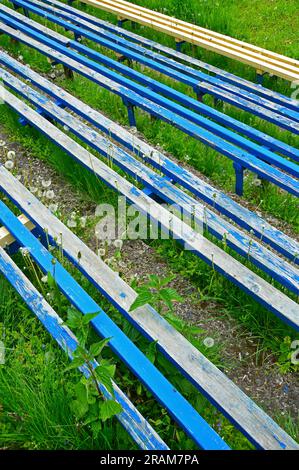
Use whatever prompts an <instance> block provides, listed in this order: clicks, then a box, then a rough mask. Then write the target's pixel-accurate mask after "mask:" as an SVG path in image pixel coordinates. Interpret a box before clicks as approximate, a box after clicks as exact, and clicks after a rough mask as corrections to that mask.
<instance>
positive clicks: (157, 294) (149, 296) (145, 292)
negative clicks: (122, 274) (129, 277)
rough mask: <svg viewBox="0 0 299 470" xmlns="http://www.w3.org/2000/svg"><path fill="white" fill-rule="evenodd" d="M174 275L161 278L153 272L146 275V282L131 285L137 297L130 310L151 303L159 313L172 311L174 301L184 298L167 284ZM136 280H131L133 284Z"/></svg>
mask: <svg viewBox="0 0 299 470" xmlns="http://www.w3.org/2000/svg"><path fill="white" fill-rule="evenodd" d="M174 279H175V276H168V277H165V278H161V277H159V276H157V275H155V274H150V275H149V276H148V282H147V283H146V284H143V285H142V286H136V285H132V287H133V288H134V289H135V290H136V292H137V293H138V297H137V298H136V300H135V301H134V302H133V304H132V306H131V309H130V310H131V311H132V310H135V309H136V308H138V307H142V306H143V305H145V304H151V305H152V306H153V307H155V308H156V310H157V311H158V312H159V313H160V314H165V313H168V312H170V313H173V307H174V302H182V301H183V300H184V299H183V298H182V297H181V296H180V295H179V294H178V293H177V291H176V290H175V289H173V288H171V287H168V285H169V284H170V283H171V282H172V281H173V280H174ZM134 283H136V281H133V284H134Z"/></svg>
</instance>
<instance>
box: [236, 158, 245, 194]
mask: <svg viewBox="0 0 299 470" xmlns="http://www.w3.org/2000/svg"><path fill="white" fill-rule="evenodd" d="M234 169H235V174H236V194H238V196H243V189H244V167H243V166H242V165H240V163H237V162H234Z"/></svg>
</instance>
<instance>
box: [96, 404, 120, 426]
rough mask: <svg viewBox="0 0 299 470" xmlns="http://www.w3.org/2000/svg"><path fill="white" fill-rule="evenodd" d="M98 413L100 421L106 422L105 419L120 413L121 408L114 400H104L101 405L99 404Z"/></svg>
mask: <svg viewBox="0 0 299 470" xmlns="http://www.w3.org/2000/svg"><path fill="white" fill-rule="evenodd" d="M99 412H100V418H101V420H102V421H106V420H107V419H109V418H112V417H113V416H115V415H117V414H119V413H121V412H122V407H121V405H120V404H119V403H117V402H116V401H114V400H106V401H104V402H103V403H100V406H99Z"/></svg>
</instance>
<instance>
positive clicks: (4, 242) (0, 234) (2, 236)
mask: <svg viewBox="0 0 299 470" xmlns="http://www.w3.org/2000/svg"><path fill="white" fill-rule="evenodd" d="M18 219H19V221H20V222H22V224H23V225H24V226H25V227H27V228H28V229H29V230H33V229H34V225H33V223H32V222H30V220H29V219H27V217H26V216H25V215H20V216H19V217H18ZM14 241H15V239H14V237H13V236H12V235H11V234H10V232H9V231H8V230H6V228H5V227H0V247H1V248H5V247H6V246H9V245H11V244H12V243H13V242H14Z"/></svg>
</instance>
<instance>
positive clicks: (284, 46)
mask: <svg viewBox="0 0 299 470" xmlns="http://www.w3.org/2000/svg"><path fill="white" fill-rule="evenodd" d="M136 3H137V2H136ZM139 3H140V4H142V5H145V6H148V7H151V8H155V7H160V5H161V2H158V1H157V0H142V1H140V2H139ZM273 3H275V7H274V8H276V7H277V9H273ZM163 8H166V9H167V11H166V12H167V13H169V14H174V15H176V16H179V17H181V18H183V19H187V20H190V21H193V20H194V19H195V18H196V17H197V20H196V21H197V22H198V24H201V25H203V26H206V27H209V28H211V29H215V30H217V31H220V32H222V33H225V34H230V35H232V36H235V37H238V38H240V39H243V40H247V41H249V42H253V43H255V44H258V45H261V46H263V47H267V48H269V49H273V50H277V51H278V52H282V53H288V55H291V56H294V57H296V56H298V49H297V50H296V48H298V46H297V45H296V43H295V34H296V31H297V30H298V15H297V16H296V15H295V9H296V2H295V1H291V0H289V1H280V2H270V1H264V2H257V1H253V2H248V1H244V0H243V1H226V0H223V1H222V2H217V3H215V2H214V1H193V0H189V1H188V2H187V1H184V2H182V1H179V0H176V1H175V0H168V1H166V0H165V1H164V3H163ZM87 10H88V11H92V12H93V13H96V14H97V15H99V16H103V17H107V18H109V19H111V18H112V17H111V16H110V15H106V14H102V13H101V12H99V11H98V10H97V11H96V10H91V9H89V8H88V9H87ZM245 12H246V14H245ZM290 12H291V14H290ZM290 17H292V27H291V31H290V21H289V18H290ZM277 24H279V30H278V31H277ZM296 25H297V28H296ZM137 30H138V31H140V32H141V33H142V34H146V35H148V36H149V37H153V38H155V39H159V40H160V41H161V42H165V43H166V44H169V45H173V40H172V39H170V38H166V37H164V36H162V35H160V34H157V33H155V32H151V31H149V30H147V29H143V28H137ZM1 44H2V45H4V46H5V47H7V48H8V49H9V50H11V51H12V52H14V53H15V54H16V55H18V54H22V55H23V57H24V61H25V62H26V63H27V62H28V63H30V64H31V65H32V66H33V67H34V68H35V69H37V70H40V71H47V70H49V64H48V63H47V62H46V60H45V59H44V58H42V57H41V56H40V55H39V54H37V53H32V50H29V49H27V48H24V47H22V46H20V45H12V44H11V43H9V41H7V40H6V38H4V37H3V38H1ZM92 47H94V46H93V45H92ZM186 47H188V46H186ZM197 54H198V55H199V56H202V57H203V58H205V59H207V60H209V61H210V62H213V63H215V64H216V65H218V66H221V67H223V68H227V69H229V70H232V71H234V72H235V73H240V74H242V75H243V76H247V77H249V78H253V71H252V70H251V69H249V68H247V67H246V68H245V67H243V66H241V65H238V64H237V63H236V62H233V61H230V60H228V59H225V58H221V57H220V56H216V55H214V54H210V53H206V52H201V51H198V52H197ZM149 74H150V75H151V76H154V77H155V76H156V75H155V74H154V73H152V72H151V73H149ZM159 79H161V77H159ZM163 80H164V82H165V83H169V84H171V85H172V86H176V87H177V88H178V89H182V90H184V91H186V90H185V88H184V87H182V86H181V85H177V84H174V83H173V82H171V81H170V80H168V79H163ZM267 82H269V83H270V80H267ZM61 85H62V86H64V87H66V88H68V89H69V90H71V92H72V93H74V94H76V95H78V96H80V97H81V99H82V100H83V101H86V102H89V103H90V104H91V105H92V106H93V107H95V108H99V109H102V110H103V111H105V112H106V113H107V114H108V115H109V116H111V117H112V118H113V119H115V120H117V121H119V122H121V123H123V124H125V123H126V113H125V110H124V108H123V107H122V105H121V103H120V100H119V99H117V98H115V97H113V96H112V95H110V94H109V93H108V92H105V91H102V90H99V88H98V87H96V86H95V85H92V84H91V83H90V82H88V81H87V80H84V79H82V78H81V77H75V80H74V81H73V82H67V81H66V80H64V79H62V80H61ZM271 86H273V87H276V88H277V89H279V90H280V91H284V92H285V93H289V92H290V91H291V90H290V88H289V87H287V86H286V84H285V83H284V82H283V81H280V80H279V81H278V83H273V82H271ZM226 112H228V113H230V114H231V115H233V116H237V117H238V118H239V119H242V120H244V121H245V122H249V123H250V124H251V125H255V126H257V127H259V128H261V129H263V130H265V131H267V132H269V133H272V135H275V136H278V137H279V138H282V139H285V140H286V141H288V142H290V143H293V144H294V143H296V142H298V141H295V140H294V139H293V137H292V136H290V135H289V134H288V133H286V132H280V131H279V130H277V129H276V128H275V127H274V126H270V125H268V124H265V123H263V122H261V121H260V120H259V119H257V118H252V117H251V116H248V115H247V114H246V113H241V112H239V111H236V110H234V109H230V108H228V109H226ZM0 122H1V123H2V124H3V125H5V126H6V128H7V129H8V130H9V131H10V132H11V134H12V136H13V137H14V138H15V139H16V140H18V141H21V142H22V143H23V144H24V145H25V146H27V148H28V149H30V150H31V151H32V152H33V153H34V154H36V155H40V156H41V157H42V158H46V159H50V160H51V163H52V164H53V165H54V166H56V167H57V169H58V170H59V171H63V172H64V173H65V174H68V176H69V178H70V180H71V181H73V183H74V184H76V185H78V186H79V187H80V188H81V189H83V190H85V191H87V192H88V194H89V196H90V197H91V198H92V199H94V200H97V201H98V200H100V197H101V191H94V187H95V185H93V184H90V182H89V181H88V177H85V176H84V177H81V178H79V176H80V175H82V174H83V173H81V172H80V171H79V170H78V171H76V172H74V171H73V168H74V167H73V165H72V164H71V163H70V161H69V160H68V159H65V157H64V161H65V163H64V166H63V168H61V157H62V154H61V152H55V150H54V146H52V145H49V144H46V140H45V139H44V138H41V137H39V136H38V135H37V133H35V132H34V131H32V130H31V129H28V128H26V129H25V128H20V127H19V126H18V124H17V122H16V119H15V118H14V116H13V115H12V114H11V113H10V112H8V111H7V110H6V109H5V110H4V112H3V113H2V114H1V116H0ZM149 123H150V120H149V118H148V117H147V116H145V115H144V114H142V113H138V126H139V128H140V129H141V131H142V132H143V133H144V134H145V135H146V136H147V138H148V139H149V140H151V141H152V142H153V143H155V144H157V143H160V144H163V146H164V148H165V149H166V150H168V151H170V152H172V153H173V154H174V155H175V156H176V157H178V158H180V159H184V158H186V156H187V155H188V158H190V163H191V164H192V165H194V167H196V168H198V169H199V170H201V171H202V172H203V173H205V174H206V175H207V176H209V177H210V178H211V180H213V181H214V182H215V183H217V184H218V185H219V186H220V187H222V188H223V189H224V190H231V189H232V188H233V182H234V175H233V171H232V167H231V163H230V162H229V161H228V159H226V158H224V157H221V156H219V155H217V154H215V152H213V151H211V150H209V149H207V148H206V147H205V146H203V145H201V144H199V143H198V142H195V141H193V140H192V139H190V138H187V137H186V136H184V135H183V134H182V133H181V132H179V131H177V130H175V129H173V128H171V127H169V126H167V125H165V124H161V123H160V122H156V123H151V125H149ZM250 183H251V178H250V177H249V178H248V179H247V182H246V192H245V197H246V198H247V199H249V200H250V201H251V202H252V203H253V204H255V205H256V206H260V207H261V208H263V209H265V210H267V211H268V212H269V213H271V214H274V215H276V216H278V217H280V218H281V219H284V220H286V221H287V222H288V223H290V224H291V225H293V228H294V229H296V228H298V210H297V202H296V201H295V200H294V198H291V197H289V196H286V195H285V194H282V193H280V192H279V191H277V189H276V188H274V187H272V186H270V187H267V188H266V190H263V189H258V190H257V189H256V188H253V187H252V186H251V184H250ZM102 189H103V188H101V190H102ZM108 194H109V193H107V195H108ZM106 197H107V196H106ZM108 197H109V195H108ZM157 249H158V250H159V251H160V252H161V253H162V254H164V255H165V256H168V257H169V258H170V261H171V264H173V266H174V267H175V268H176V269H179V270H180V272H181V273H183V274H184V275H186V276H189V277H192V279H193V280H194V282H195V283H196V285H197V286H198V288H199V289H200V290H201V291H204V292H207V293H208V295H209V296H210V297H211V298H213V297H214V298H216V297H217V298H221V299H222V300H223V308H224V310H225V311H226V312H228V313H229V314H230V315H234V316H236V317H238V318H239V320H240V322H242V323H243V324H244V325H245V326H246V327H248V328H249V329H251V330H252V331H254V332H255V333H256V334H257V333H258V332H259V331H260V332H261V336H262V338H263V339H264V340H265V345H266V347H270V348H272V349H274V350H276V349H278V348H279V344H280V342H281V341H282V339H283V337H284V336H285V335H286V334H287V333H288V330H286V329H285V328H284V326H283V325H282V324H281V323H280V322H278V321H276V319H274V318H273V317H272V316H271V315H268V314H267V313H266V312H265V311H264V310H263V309H261V308H260V307H259V306H258V305H257V304H256V303H255V302H253V301H252V300H251V299H249V298H248V297H247V296H245V295H244V294H240V291H238V290H237V289H234V288H229V287H228V286H229V284H228V283H227V282H226V281H223V279H222V278H220V276H213V275H212V274H213V273H212V271H211V270H210V269H208V268H206V266H205V265H204V263H201V262H200V261H199V260H197V259H195V258H194V257H193V256H192V255H190V254H188V256H187V257H186V258H185V257H184V258H182V257H181V256H180V252H179V251H178V249H177V248H176V247H175V246H172V245H171V244H166V243H165V244H163V246H161V245H160V246H158V247H157ZM170 253H172V255H171V256H170ZM211 275H212V282H211ZM1 286H2V291H3V289H6V284H5V283H3V282H2V281H1ZM207 289H208V290H207ZM0 292H1V289H0ZM9 295H10V296H11V297H10V299H9V300H5V302H1V303H0V305H6V303H8V304H9V305H10V304H11V303H12V302H15V296H14V295H13V293H12V291H10V294H9ZM19 305H20V304H19V303H18V304H17V307H18V308H19ZM0 311H1V317H2V318H3V319H4V320H5V322H7V324H8V325H9V330H10V334H11V335H13V334H14V333H13V332H14V331H16V330H17V323H16V320H17V319H15V318H14V320H12V317H11V314H8V313H7V309H6V308H5V309H3V307H1V310H0ZM22 311H24V310H22ZM27 315H28V318H30V314H28V313H27ZM0 321H2V320H1V319H0ZM274 331H275V335H274V334H273V332H274ZM270 332H272V333H271V334H270ZM17 336H18V337H20V339H21V340H22V338H23V339H24V338H25V333H24V331H23V330H22V329H21V330H20V331H19V332H18V333H17ZM31 336H32V333H30V332H28V340H27V343H28V347H29V345H30V341H31ZM48 342H49V341H48V340H47V339H46V338H45V343H46V344H48ZM37 348H38V349H39V354H40V361H41V363H40V364H41V366H40V373H41V371H42V370H44V369H45V375H46V374H47V366H46V365H45V363H44V361H43V359H42V358H43V348H42V345H41V344H40V345H39V346H37ZM61 360H62V359H61V357H60V356H59V355H58V356H57V357H55V360H54V363H55V371H56V372H57V373H60V372H59V371H60V369H61V362H60V361H61ZM11 361H12V362H11V367H10V370H9V372H8V373H7V372H6V371H5V370H3V371H2V374H3V375H2V377H4V376H5V377H6V380H3V381H2V389H1V395H2V396H3V397H5V398H4V401H3V404H4V406H5V414H4V415H2V418H3V417H4V421H3V422H4V425H3V426H4V427H3V428H0V429H1V434H2V435H3V436H4V438H2V441H0V442H1V444H2V445H7V444H9V443H10V444H12V443H13V445H15V446H16V447H19V446H20V447H23V446H27V447H30V448H32V447H36V448H49V447H50V448H53V447H54V448H55V447H65V448H71V447H75V448H79V447H81V446H82V445H83V447H88V448H90V447H91V448H92V447H93V445H94V446H95V447H97V446H102V445H103V443H102V442H96V443H94V444H92V443H90V442H89V441H88V435H86V434H85V432H86V431H85V430H83V431H82V432H83V435H80V434H79V439H78V436H77V435H76V432H75V429H76V422H75V419H74V418H73V419H72V420H71V423H69V421H67V419H66V418H67V417H68V416H69V410H68V409H66V410H65V411H63V413H62V414H59V413H58V414H56V413H55V412H54V413H53V410H52V408H51V406H50V400H47V401H46V406H43V410H44V411H43V413H46V415H47V414H49V415H51V416H52V418H53V420H54V424H53V425H54V426H58V427H59V426H62V428H63V429H64V430H65V429H67V426H70V432H69V437H65V436H64V434H62V438H61V439H59V440H57V442H55V441H54V443H53V442H52V440H51V433H49V429H48V428H45V427H41V428H39V429H41V431H40V432H39V433H36V432H35V430H34V427H35V426H38V427H39V426H40V422H39V419H38V417H37V415H33V416H32V422H33V428H31V427H30V426H29V424H30V422H31V421H30V419H29V424H28V420H27V419H26V416H27V415H28V413H29V415H30V407H29V408H27V409H26V407H24V406H23V407H22V405H21V402H20V399H19V396H18V394H13V393H11V392H12V390H15V389H16V388H18V387H20V386H24V387H25V389H26V390H28V397H27V403H30V401H32V400H33V398H34V394H35V387H36V386H38V387H39V390H40V392H41V394H42V393H44V392H45V391H46V390H47V387H48V386H49V383H50V380H46V377H45V375H44V376H43V378H42V380H40V382H39V384H38V385H36V383H35V382H34V380H33V379H32V380H33V381H31V379H30V380H28V378H27V377H26V375H24V371H23V370H22V367H17V366H16V364H17V360H16V357H15V356H14V353H13V354H12V357H11ZM26 363H27V358H26ZM28 367H30V358H29V359H28ZM51 368H53V366H51ZM50 372H51V371H49V373H50ZM6 374H7V375H6ZM60 377H61V376H60ZM60 380H63V378H60ZM26 385H28V387H27V386H26ZM45 385H46V386H45ZM50 392H51V393H53V394H54V396H52V397H51V400H52V401H53V400H54V402H56V401H57V402H58V403H60V400H61V399H62V397H61V395H60V391H57V390H54V387H53V388H52V390H51V387H50ZM26 393H27V392H26ZM56 394H58V395H57V396H56ZM42 403H43V402H42ZM41 406H42V405H41ZM200 409H202V410H203V412H204V414H205V417H207V419H209V420H211V421H212V422H214V423H215V417H213V418H211V413H212V412H211V409H210V408H209V409H206V406H203V405H202V404H201V406H200ZM204 409H206V411H204ZM14 410H20V413H18V412H17V415H18V414H21V415H22V416H23V417H24V416H25V425H24V426H25V430H24V428H23V430H22V429H21V428H22V426H21V425H20V426H18V427H17V425H16V423H17V424H19V421H18V418H17V417H16V419H14V417H13V415H12V413H14ZM39 416H42V412H41V413H39ZM29 418H30V416H29ZM47 419H48V417H46V419H45V420H44V422H45V421H46V420H47ZM21 422H23V421H22V420H21ZM20 429H21V432H19V431H20ZM171 429H172V428H171ZM107 432H108V431H107ZM163 432H166V431H165V426H164V428H163ZM168 432H169V431H168ZM170 432H173V429H172V431H170ZM223 432H224V434H225V435H226V436H227V435H228V438H229V439H230V440H231V442H232V444H233V445H234V447H235V448H246V446H247V444H246V442H245V441H244V440H242V439H240V438H239V436H238V434H237V433H236V434H235V433H234V431H233V430H232V429H231V428H230V427H229V426H228V425H227V424H226V425H225V430H224V431H223ZM26 433H27V434H26ZM230 433H231V436H230V437H229V434H230ZM67 434H68V432H67ZM74 434H75V435H76V439H75V437H73V435H74ZM26 435H27V436H28V437H26ZM5 436H8V437H5ZM18 436H19V437H18ZM18 439H19V440H20V442H19V443H18ZM109 439H110V445H112V446H119V447H121V446H122V445H124V442H127V441H126V439H125V438H123V437H121V439H119V442H118V443H116V442H115V440H113V438H112V437H111V435H110V438H109ZM181 445H183V444H181Z"/></svg>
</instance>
